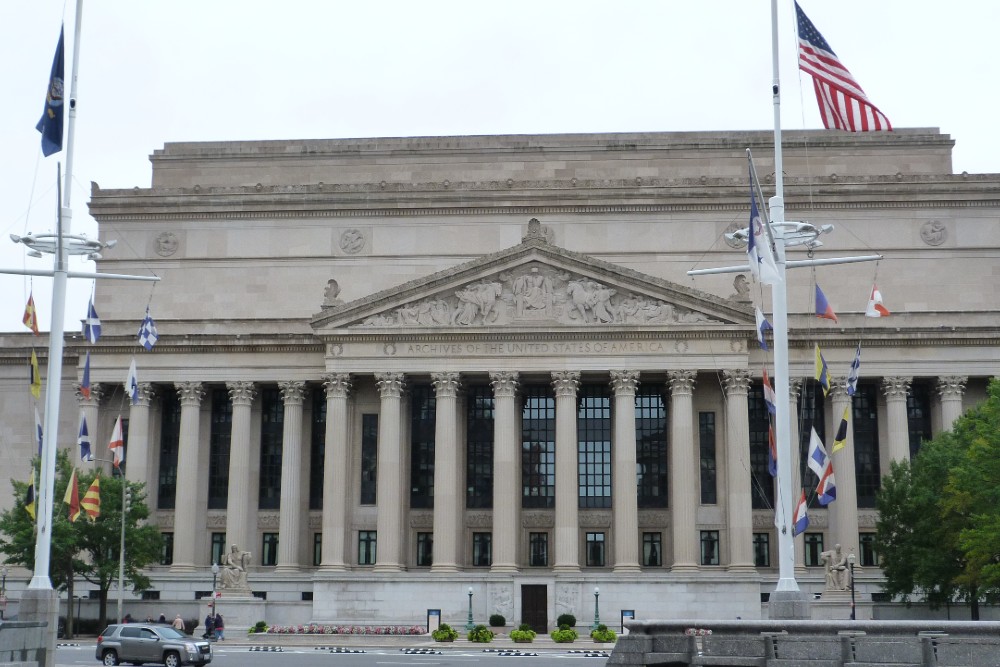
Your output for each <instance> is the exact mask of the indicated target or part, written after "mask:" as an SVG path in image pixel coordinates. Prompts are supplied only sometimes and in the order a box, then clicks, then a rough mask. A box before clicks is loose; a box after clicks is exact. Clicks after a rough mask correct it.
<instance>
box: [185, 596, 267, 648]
mask: <svg viewBox="0 0 1000 667" xmlns="http://www.w3.org/2000/svg"><path fill="white" fill-rule="evenodd" d="M244 593H245V594H244ZM201 600H202V603H203V604H204V605H205V606H204V607H203V609H202V612H201V616H200V618H199V620H202V621H203V620H204V619H205V616H207V615H208V614H210V613H211V612H212V598H211V596H208V597H203V598H202V599H201ZM266 607H267V602H266V601H264V600H262V599H260V598H256V597H254V596H253V595H252V594H251V593H250V589H246V590H245V591H243V590H239V589H236V590H233V589H227V590H225V591H223V592H222V594H221V595H220V596H219V597H217V598H215V609H216V612H217V613H219V614H222V620H223V622H224V623H225V624H226V630H225V633H226V635H227V636H229V635H230V633H231V632H234V633H239V635H240V636H245V635H246V632H247V630H248V629H249V628H251V627H253V626H254V625H256V624H257V621H263V620H265V619H264V610H265V608H266ZM202 631H203V632H204V628H202Z"/></svg>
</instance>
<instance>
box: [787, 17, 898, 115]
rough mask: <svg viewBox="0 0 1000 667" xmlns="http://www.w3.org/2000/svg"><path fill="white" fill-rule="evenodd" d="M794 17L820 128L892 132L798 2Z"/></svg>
mask: <svg viewBox="0 0 1000 667" xmlns="http://www.w3.org/2000/svg"><path fill="white" fill-rule="evenodd" d="M795 15H796V17H797V19H798V24H799V69H801V70H802V71H803V72H806V73H808V74H809V75H811V76H812V78H813V88H815V89H816V101H817V102H819V112H820V115H821V116H823V126H824V127H825V128H826V129H828V130H829V129H830V128H831V127H832V128H836V129H838V130H847V131H849V132H871V131H874V130H892V125H891V124H890V123H889V119H888V118H886V117H885V114H883V113H882V112H881V111H879V109H878V107H876V106H875V105H874V104H872V103H871V101H870V100H869V99H868V96H867V95H865V91H864V90H862V89H861V85H860V84H859V83H858V82H857V81H855V80H854V77H853V76H852V75H851V73H850V72H849V71H847V68H846V67H844V65H843V63H841V62H840V58H838V57H837V54H836V53H834V52H833V49H832V48H830V45H829V44H828V43H827V41H826V40H825V39H823V35H821V34H819V30H817V29H816V26H814V25H813V23H812V21H810V20H809V17H808V16H806V15H805V12H803V11H802V8H801V7H799V3H797V2H796V3H795Z"/></svg>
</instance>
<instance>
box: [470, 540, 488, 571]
mask: <svg viewBox="0 0 1000 667" xmlns="http://www.w3.org/2000/svg"><path fill="white" fill-rule="evenodd" d="M492 563H493V535H492V533H473V534H472V564H473V565H474V566H476V567H489V566H490V565H491V564H492Z"/></svg>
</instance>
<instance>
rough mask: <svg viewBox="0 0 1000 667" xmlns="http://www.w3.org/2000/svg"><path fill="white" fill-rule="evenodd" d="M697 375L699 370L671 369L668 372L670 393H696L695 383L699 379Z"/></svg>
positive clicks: (676, 394)
mask: <svg viewBox="0 0 1000 667" xmlns="http://www.w3.org/2000/svg"><path fill="white" fill-rule="evenodd" d="M697 376H698V371H670V372H669V373H667V383H668V384H669V385H670V393H671V394H674V395H675V396H678V395H681V394H689V395H690V394H692V393H694V384H695V382H696V381H697Z"/></svg>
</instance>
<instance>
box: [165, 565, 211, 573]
mask: <svg viewBox="0 0 1000 667" xmlns="http://www.w3.org/2000/svg"><path fill="white" fill-rule="evenodd" d="M197 569H198V567H197V566H196V565H195V564H194V563H174V564H173V565H171V566H170V571H171V572H194V571H195V570H197ZM209 574H211V573H209Z"/></svg>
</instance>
